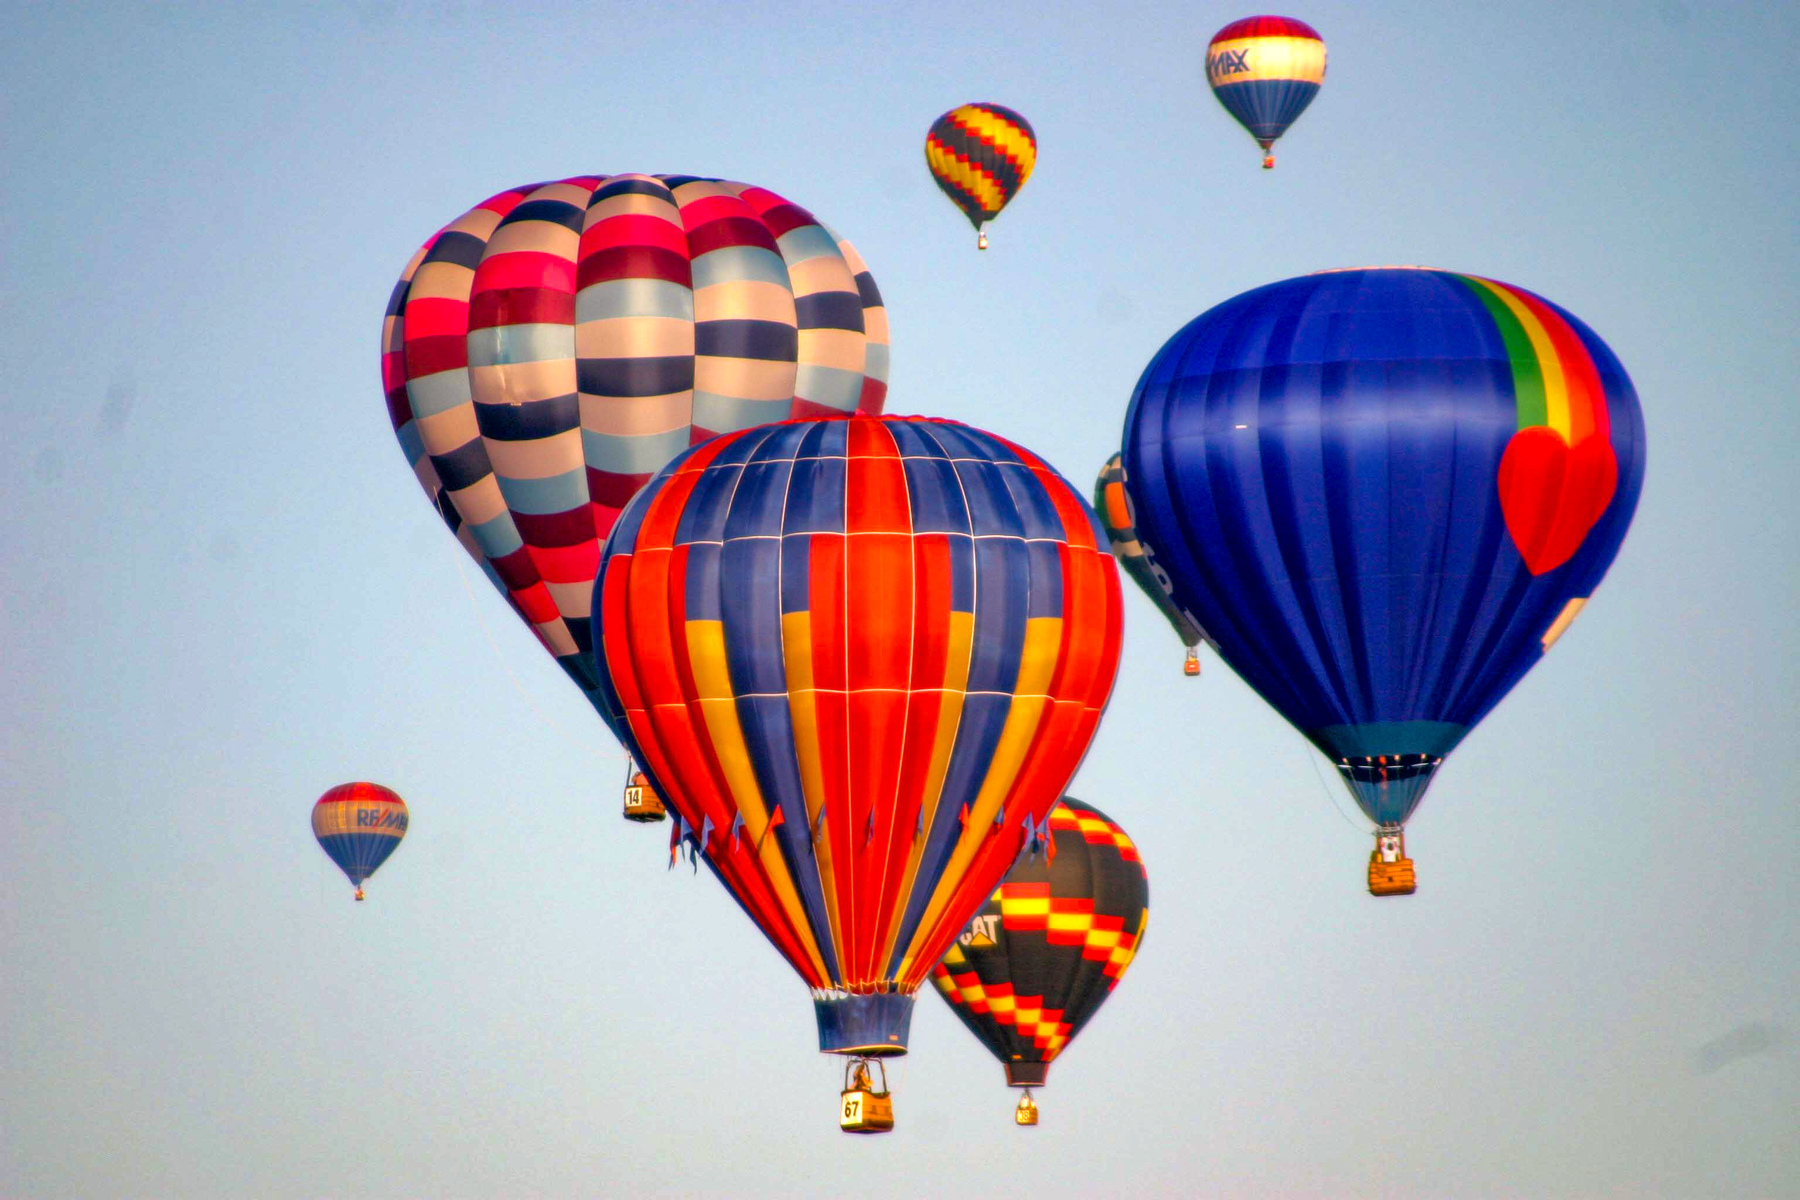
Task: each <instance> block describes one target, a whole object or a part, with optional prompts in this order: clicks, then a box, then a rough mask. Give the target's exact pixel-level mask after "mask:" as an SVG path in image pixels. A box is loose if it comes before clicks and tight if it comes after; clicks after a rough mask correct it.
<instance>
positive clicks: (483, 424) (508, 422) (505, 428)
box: [475, 392, 581, 442]
mask: <svg viewBox="0 0 1800 1200" xmlns="http://www.w3.org/2000/svg"><path fill="white" fill-rule="evenodd" d="M475 424H476V425H478V426H479V427H480V428H481V435H482V436H483V437H490V438H493V439H494V440H495V441H496V442H534V441H537V440H538V439H539V438H547V437H555V436H556V435H557V434H559V433H567V432H569V430H571V429H579V428H581V401H580V399H579V398H578V397H577V396H576V395H575V393H574V392H569V393H567V394H565V395H561V396H550V397H548V398H546V399H543V400H529V401H526V402H525V403H523V404H477V405H476V406H475Z"/></svg>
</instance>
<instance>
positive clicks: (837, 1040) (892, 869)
mask: <svg viewBox="0 0 1800 1200" xmlns="http://www.w3.org/2000/svg"><path fill="white" fill-rule="evenodd" d="M1119 609H1120V592H1119V583H1118V572H1117V570H1116V568H1115V567H1114V564H1113V560H1112V556H1111V555H1110V554H1109V553H1107V551H1106V547H1105V540H1104V535H1102V534H1101V532H1100V531H1099V529H1098V528H1097V527H1096V526H1095V524H1094V519H1093V515H1092V513H1091V512H1090V511H1089V510H1088V508H1087V505H1086V504H1084V503H1083V502H1082V500H1081V497H1080V496H1079V495H1078V494H1077V493H1076V492H1075V491H1074V489H1072V488H1071V487H1070V486H1069V485H1068V483H1067V482H1065V481H1064V480H1063V479H1062V478H1061V476H1059V475H1057V474H1056V472H1055V471H1053V470H1052V469H1051V468H1049V467H1048V466H1046V465H1045V464H1044V463H1043V462H1042V460H1040V459H1038V458H1037V457H1036V456H1034V455H1032V454H1031V453H1029V452H1028V451H1026V450H1023V449H1021V448H1020V447H1018V446H1015V445H1013V444H1011V443H1009V442H1006V441H1004V440H1002V439H1000V438H997V437H994V436H993V435H991V434H987V433H983V432H981V431H980V430H977V429H972V428H970V427H968V426H965V425H959V424H956V423H953V422H946V421H934V420H926V419H921V418H892V417H888V418H878V417H865V416H861V415H859V416H856V417H853V418H851V419H850V420H848V421H823V422H822V421H796V422H788V423H785V424H780V425H774V426H768V427H765V428H761V429H754V430H750V431H748V432H744V433H736V434H729V435H726V436H724V437H720V438H716V439H714V440H713V441H710V442H707V443H705V444H704V445H702V446H699V447H697V448H696V449H694V450H692V451H690V452H689V453H688V454H687V455H685V456H684V457H682V458H680V459H678V460H676V462H674V463H672V464H671V465H670V466H669V467H667V468H665V469H664V471H663V472H662V473H661V474H660V475H658V476H657V477H656V478H655V479H654V480H653V481H652V482H651V483H650V484H649V485H647V486H646V487H645V488H644V490H643V491H642V492H641V493H639V495H638V497H637V498H636V499H635V500H633V501H632V503H631V505H630V506H629V507H628V508H627V509H626V510H625V513H624V515H623V516H622V517H621V518H620V519H619V522H618V524H617V525H616V526H615V527H614V529H613V532H612V535H611V537H610V538H609V539H608V540H607V544H606V549H605V555H604V558H603V560H602V563H601V572H600V579H599V582H598V584H597V586H596V589H595V600H594V614H595V616H594V625H595V633H594V640H595V654H596V657H597V658H598V659H599V661H600V664H601V669H602V682H603V686H604V689H605V692H606V698H607V701H608V704H607V708H606V710H605V711H606V714H607V717H608V720H609V721H610V722H611V723H612V725H613V728H614V730H615V731H616V732H617V733H618V735H619V737H620V740H622V741H623V742H624V743H625V744H626V745H627V746H629V747H630V748H631V749H632V750H633V751H634V752H635V753H636V755H637V758H638V761H639V762H641V763H642V764H643V765H644V768H645V770H646V772H647V773H648V774H649V775H650V777H651V780H652V782H653V783H654V784H655V786H656V789H657V791H658V792H659V794H661V795H662V796H663V798H664V799H665V801H666V802H667V803H668V804H669V805H670V806H671V808H672V809H673V811H674V812H675V814H677V817H678V820H679V824H678V826H677V845H678V846H682V845H685V846H686V847H687V848H688V850H689V853H690V855H691V856H692V857H694V858H696V859H698V860H704V861H705V863H706V864H707V866H708V867H709V868H710V869H711V870H712V871H713V872H714V873H715V874H716V875H717V876H718V878H719V879H720V881H721V882H722V883H724V885H725V886H726V887H727V888H728V889H729V890H730V891H731V893H732V894H733V895H734V896H735V897H736V898H737V900H738V902H739V904H741V905H742V907H743V909H744V911H745V912H746V913H748V914H749V916H750V918H751V919H752V920H753V921H755V922H756V924H757V925H758V927H759V928H761V929H762V931H763V933H765V934H766V935H767V936H768V938H769V940H770V942H772V943H773V944H774V945H775V947H776V948H777V949H778V950H779V951H780V952H781V954H782V956H783V957H784V958H786V960H787V961H788V963H789V965H790V966H792V967H793V969H794V970H795V971H796V972H797V973H798V974H799V975H800V977H801V978H802V979H804V980H805V981H806V983H807V985H808V986H809V987H810V988H811V989H812V994H813V999H814V1008H815V1015H816V1016H817V1019H818V1028H819V1048H820V1050H822V1051H825V1052H829V1053H836V1054H846V1055H883V1054H900V1053H904V1052H905V1049H906V1039H907V1030H908V1026H909V1024H910V1021H911V1015H912V1005H913V994H914V991H915V989H917V988H918V986H919V984H920V983H921V982H923V981H924V979H925V976H926V975H927V973H928V972H929V971H930V970H931V966H932V964H933V963H935V962H937V960H938V959H939V958H940V957H942V956H943V953H944V950H945V949H946V948H947V947H948V946H949V944H950V943H951V942H952V941H953V940H955V938H956V936H957V935H958V934H959V933H960V932H961V931H962V930H963V928H964V926H966V925H967V924H968V921H969V917H970V916H971V914H973V913H974V911H975V910H976V909H978V908H979V907H980V906H981V905H982V903H983V902H985V901H986V899H987V897H988V896H989V895H990V894H992V892H993V890H994V887H995V886H996V885H997V884H998V883H999V882H1000V879H1001V877H1002V876H1004V875H1005V873H1006V871H1007V869H1008V868H1009V867H1011V865H1012V863H1013V861H1014V859H1015V858H1016V857H1017V856H1018V854H1019V852H1020V850H1021V848H1022V847H1023V846H1024V844H1025V841H1026V839H1027V836H1028V833H1027V830H1028V827H1031V828H1036V826H1037V823H1038V822H1041V821H1042V820H1043V819H1044V818H1045V816H1046V815H1047V814H1048V813H1049V811H1050V809H1051V808H1052V807H1053V806H1054V805H1055V803H1056V800H1057V797H1058V796H1060V795H1061V793H1062V789H1063V786H1064V785H1065V784H1066V783H1067V782H1068V780H1069V778H1070V776H1071V775H1072V774H1073V773H1074V771H1075V768H1076V766H1077V765H1078V764H1079V763H1080V761H1081V759H1082V756H1083V755H1084V754H1085V753H1086V750H1087V745H1088V741H1089V739H1090V738H1091V737H1092V735H1093V732H1094V729H1095V726H1096V725H1097V724H1098V722H1099V719H1100V714H1101V710H1102V708H1103V706H1104V705H1105V702H1106V699H1107V695H1108V693H1109V691H1110V690H1111V687H1112V680H1113V674H1114V671H1115V670H1116V668H1117V663H1118V653H1119V636H1120V628H1119Z"/></svg>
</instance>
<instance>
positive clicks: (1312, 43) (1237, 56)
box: [1206, 17, 1325, 167]
mask: <svg viewBox="0 0 1800 1200" xmlns="http://www.w3.org/2000/svg"><path fill="white" fill-rule="evenodd" d="M1206 82H1207V83H1208V84H1210V85H1211V86H1212V90H1213V95H1214V96H1216V97H1217V98H1218V101H1219V103H1220V104H1222V105H1224V106H1225V111H1226V112H1228V113H1230V114H1231V115H1232V116H1233V117H1235V118H1236V119H1237V123H1238V124H1240V125H1242V126H1243V127H1244V128H1245V129H1247V130H1249V131H1250V136H1251V137H1253V138H1255V139H1256V144H1257V145H1259V146H1261V147H1262V148H1263V166H1264V167H1273V166H1274V165H1275V156H1274V155H1273V154H1272V153H1270V151H1271V150H1272V149H1273V148H1274V146H1275V139H1276V138H1278V137H1280V136H1281V135H1282V134H1284V133H1286V132H1287V128H1288V126H1289V125H1292V124H1293V123H1294V122H1295V121H1297V120H1299V119H1300V114H1301V113H1303V112H1305V111H1306V106H1307V105H1309V104H1311V103H1312V102H1313V97H1314V96H1316V95H1318V94H1319V87H1320V85H1322V84H1323V83H1324V82H1325V40H1324V39H1323V38H1321V37H1320V36H1319V34H1318V31H1317V30H1315V29H1314V28H1313V27H1312V26H1311V25H1308V24H1307V23H1306V22H1305V21H1296V20H1295V19H1294V18H1292V17H1245V18H1244V19H1243V20H1241V21H1233V22H1232V23H1231V24H1229V25H1227V26H1225V28H1223V29H1221V30H1219V32H1217V33H1215V34H1213V37H1212V42H1211V43H1210V44H1209V45H1208V46H1207V47H1206Z"/></svg>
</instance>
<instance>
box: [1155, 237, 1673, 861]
mask: <svg viewBox="0 0 1800 1200" xmlns="http://www.w3.org/2000/svg"><path fill="white" fill-rule="evenodd" d="M1124 467H1125V481H1126V487H1127V490H1128V491H1129V492H1130V495H1131V500H1132V508H1133V511H1134V512H1135V514H1136V517H1137V530H1138V537H1139V540H1140V541H1141V542H1142V543H1143V545H1144V549H1145V552H1146V553H1147V554H1148V555H1149V556H1150V558H1151V559H1152V561H1153V562H1154V563H1155V565H1156V566H1157V567H1158V568H1160V569H1161V570H1162V571H1163V572H1165V573H1166V575H1167V577H1168V579H1169V580H1170V582H1171V583H1172V584H1173V597H1174V601H1175V603H1176V604H1177V605H1179V606H1180V607H1182V608H1185V609H1187V610H1188V611H1189V612H1191V613H1193V614H1194V615H1195V616H1197V617H1198V618H1199V622H1200V625H1201V626H1202V627H1203V628H1204V629H1205V630H1206V632H1207V635H1208V637H1209V639H1210V640H1211V641H1212V643H1213V644H1214V645H1215V646H1216V648H1217V650H1218V652H1219V654H1220V656H1221V657H1222V658H1224V659H1225V661H1226V662H1227V663H1229V664H1230V665H1231V666H1232V667H1233V668H1234V669H1235V670H1236V671H1237V672H1238V674H1239V675H1241V676H1242V677H1243V678H1244V680H1245V682H1247V683H1248V684H1249V685H1250V686H1251V687H1252V688H1254V689H1255V690H1256V691H1257V692H1258V693H1260V694H1261V695H1262V697H1263V698H1264V699H1265V700H1267V701H1268V702H1269V703H1270V704H1271V705H1273V706H1274V707H1275V708H1276V710H1278V711H1279V712H1280V713H1281V715H1282V716H1284V717H1286V718H1287V719H1288V720H1289V721H1290V722H1292V723H1293V724H1294V725H1295V726H1296V727H1297V728H1298V729H1299V730H1300V731H1301V732H1302V733H1303V734H1305V735H1306V737H1307V738H1308V739H1310V740H1311V741H1312V743H1313V744H1314V745H1315V746H1317V747H1318V748H1319V749H1320V750H1321V751H1323V752H1324V753H1325V755H1326V756H1327V757H1328V758H1329V759H1330V760H1331V761H1332V762H1333V763H1334V764H1335V765H1336V766H1337V769H1338V771H1339V773H1340V774H1341V775H1342V776H1343V779H1344V782H1345V783H1346V784H1347V785H1348V786H1349V789H1350V792H1351V794H1352V795H1353V796H1354V797H1355V798H1356V802H1357V804H1358V805H1359V806H1360V807H1361V808H1362V810H1363V812H1364V813H1365V814H1366V815H1367V816H1368V818H1369V820H1370V821H1372V822H1374V824H1375V825H1376V827H1377V839H1378V841H1377V848H1376V850H1375V852H1374V854H1373V856H1372V857H1371V861H1370V874H1369V883H1370V890H1371V891H1374V892H1376V893H1377V894H1399V893H1404V892H1408V891H1411V890H1412V887H1413V883H1414V873H1413V867H1412V863H1411V860H1410V859H1409V858H1408V857H1407V855H1406V849H1405V843H1404V841H1403V837H1404V834H1403V830H1402V827H1403V825H1404V824H1405V822H1406V820H1407V818H1408V817H1409V816H1411V815H1412V812H1413V810H1414V809H1415V808H1417V807H1418V804H1419V801H1420V799H1421V798H1422V797H1423V796H1424V794H1425V789H1426V786H1427V785H1428V784H1429V783H1430V782H1431V780H1432V777H1433V776H1434V775H1435V774H1436V772H1437V770H1438V768H1439V767H1440V766H1441V765H1442V763H1443V761H1444V758H1445V756H1446V755H1448V754H1449V753H1450V752H1451V751H1452V750H1454V749H1455V748H1456V746H1457V744H1458V743H1459V742H1461V741H1462V739H1463V737H1464V736H1465V735H1467V733H1468V732H1469V730H1470V729H1472V728H1474V726H1475V724H1476V723H1477V722H1479V721H1480V720H1481V719H1482V717H1484V716H1485V715H1487V713H1488V712H1489V710H1491V709H1492V708H1493V707H1494V705H1496V704H1497V703H1499V702H1500V699H1501V697H1503V696H1505V695H1506V693H1507V692H1508V691H1509V690H1511V688H1512V686H1513V685H1514V684H1516V683H1517V682H1518V681H1519V679H1520V678H1521V677H1522V676H1523V675H1524V674H1525V672H1527V671H1528V670H1530V669H1531V667H1532V666H1533V665H1535V664H1536V663H1537V661H1538V660H1539V659H1540V658H1541V657H1542V656H1543V654H1544V652H1545V651H1546V650H1548V649H1549V648H1550V646H1551V645H1552V644H1554V643H1555V641H1556V640H1557V639H1558V638H1559V637H1561V636H1562V634H1563V633H1564V632H1565V631H1566V630H1567V629H1568V627H1569V623H1570V622H1571V621H1572V620H1574V619H1575V616H1576V614H1578V613H1579V612H1580V611H1581V609H1582V606H1583V605H1584V604H1586V603H1587V599H1588V597H1589V596H1590V595H1591V594H1592V593H1593V590H1594V587H1595V585H1597V584H1598V583H1599V582H1600V579H1601V577H1602V576H1603V575H1604V574H1605V573H1606V568H1607V567H1608V566H1609V565H1610V564H1611V562H1612V560H1613V556H1614V555H1615V554H1616V553H1617V552H1618V549H1619V545H1620V543H1621V542H1622V541H1623V540H1624V537H1625V531H1626V528H1627V526H1629V525H1630V523H1631V515H1632V512H1633V510H1634V509H1635V508H1636V507H1637V500H1638V493H1639V491H1640V490H1641V488H1642V486H1643V478H1644V424H1643V415H1642V413H1641V412H1640V411H1639V408H1638V401H1637V393H1636V392H1635V391H1634V390H1633V389H1632V386H1631V380H1630V379H1629V378H1628V377H1627V376H1626V374H1625V369H1624V368H1623V367H1622V366H1620V365H1619V361H1618V359H1617V358H1615V357H1614V356H1613V353H1612V351H1611V350H1609V349H1608V348H1607V346H1606V343H1604V342H1602V341H1601V340H1600V338H1599V337H1598V336H1597V335H1595V333H1594V332H1593V331H1592V330H1591V329H1589V328H1588V327H1587V326H1586V325H1584V324H1582V323H1581V321H1580V320H1578V319H1577V318H1575V317H1574V316H1572V315H1571V314H1569V313H1568V312H1567V311H1565V310H1564V309H1562V308H1559V307H1557V306H1556V305H1555V304H1552V303H1550V302H1549V301H1548V300H1545V299H1543V298H1542V297H1540V296H1537V295H1534V294H1532V293H1531V292H1528V291H1525V290H1524V289H1523V288H1519V287H1514V286H1512V285H1511V284H1505V283H1499V282H1497V281H1495V280H1491V279H1484V278H1480V277H1477V276H1472V275H1457V274H1452V273H1450V272H1448V271H1434V270H1426V269H1421V268H1367V269H1361V270H1350V271H1333V272H1322V273H1320V274H1316V275H1307V276H1302V277H1300V278H1298V279H1288V280H1284V281H1282V282H1280V283H1272V284H1269V285H1268V286H1266V287H1261V288H1257V289H1255V290H1254V291H1250V292H1246V293H1244V294H1243V295H1241V296H1238V297H1236V298H1234V299H1232V300H1228V301H1226V302H1225V303H1224V304H1221V305H1219V306H1218V307H1217V308H1214V309H1212V310H1210V311H1208V312H1206V313H1203V314H1202V315H1201V316H1199V317H1197V318H1195V319H1194V320H1193V321H1191V322H1190V323H1189V324H1188V325H1187V326H1186V327H1185V328H1184V329H1182V330H1181V331H1180V332H1179V333H1177V334H1176V335H1175V336H1174V337H1172V338H1170V339H1169V341H1168V342H1167V343H1166V344H1165V345H1164V346H1163V348H1162V349H1161V350H1160V351H1158V352H1157V355H1156V357H1155V358H1154V359H1152V360H1151V363H1150V365H1149V367H1148V368H1147V369H1146V370H1145V371H1144V374H1143V377H1142V378H1141V379H1140V380H1139V381H1138V385H1137V391H1136V393H1135V394H1134V395H1133V396H1132V400H1131V407H1130V410H1129V412H1128V413H1127V415H1126V418H1125V438H1124Z"/></svg>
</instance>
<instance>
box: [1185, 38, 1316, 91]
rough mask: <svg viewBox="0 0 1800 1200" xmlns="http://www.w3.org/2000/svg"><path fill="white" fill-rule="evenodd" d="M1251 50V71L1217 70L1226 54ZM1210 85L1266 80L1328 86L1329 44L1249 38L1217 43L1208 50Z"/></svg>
mask: <svg viewBox="0 0 1800 1200" xmlns="http://www.w3.org/2000/svg"><path fill="white" fill-rule="evenodd" d="M1241 50H1248V51H1249V54H1248V55H1246V56H1245V58H1244V65H1245V66H1247V67H1249V68H1250V69H1249V70H1248V71H1238V72H1236V73H1235V74H1230V75H1226V74H1218V73H1216V68H1217V66H1218V64H1219V62H1220V60H1221V57H1222V55H1223V53H1224V52H1225V51H1233V52H1236V51H1241ZM1206 62H1207V70H1206V78H1207V82H1209V83H1211V84H1213V85H1214V86H1218V85H1220V84H1228V83H1259V82H1261V81H1263V80H1287V79H1297V80H1300V81H1301V82H1303V83H1324V82H1325V43H1324V42H1321V41H1319V40H1318V39H1317V38H1305V37H1246V38H1231V39H1230V40H1228V41H1223V42H1214V43H1213V44H1212V45H1210V46H1208V47H1207V48H1206Z"/></svg>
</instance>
